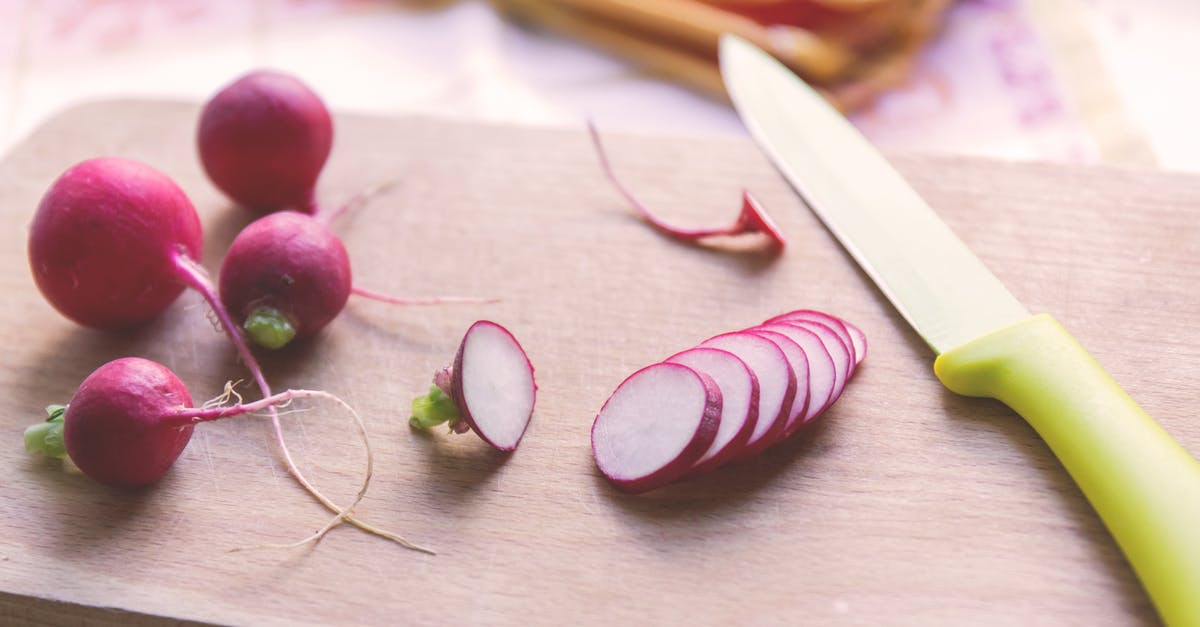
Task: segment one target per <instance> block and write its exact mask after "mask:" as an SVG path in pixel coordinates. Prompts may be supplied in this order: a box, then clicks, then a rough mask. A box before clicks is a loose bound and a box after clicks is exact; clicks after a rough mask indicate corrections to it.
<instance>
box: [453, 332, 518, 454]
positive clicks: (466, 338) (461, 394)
mask: <svg viewBox="0 0 1200 627" xmlns="http://www.w3.org/2000/svg"><path fill="white" fill-rule="evenodd" d="M452 372H453V378H452V379H451V390H452V393H453V397H454V402H455V404H457V405H458V407H459V410H460V411H461V412H462V417H463V419H464V420H466V421H467V424H468V425H470V426H471V429H472V430H474V431H475V433H477V434H479V437H481V438H483V439H484V441H486V442H487V443H488V444H491V445H492V446H494V447H496V448H498V449H500V450H502V451H511V450H513V449H515V448H517V444H518V443H519V442H520V441H521V436H523V435H524V434H525V429H526V427H528V426H529V418H530V417H531V416H532V415H533V403H534V398H535V396H536V395H537V385H536V384H535V383H534V380H533V365H532V364H530V363H529V358H527V357H526V356H525V351H524V350H523V349H522V348H521V345H520V344H519V343H517V340H516V338H514V337H513V336H512V334H511V333H509V332H508V330H507V329H505V328H504V327H502V326H500V325H498V324H496V323H495V322H491V321H488V320H480V321H479V322H476V323H475V324H473V325H471V327H470V328H469V329H467V332H466V334H465V335H463V339H462V343H461V344H459V346H458V354H457V355H455V357H454V367H453V369H452Z"/></svg>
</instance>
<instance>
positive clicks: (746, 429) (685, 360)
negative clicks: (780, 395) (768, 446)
mask: <svg viewBox="0 0 1200 627" xmlns="http://www.w3.org/2000/svg"><path fill="white" fill-rule="evenodd" d="M665 361H666V362H667V363H676V364H683V365H685V366H687V367H689V368H691V369H693V370H695V371H696V372H703V373H704V374H706V375H708V376H710V377H712V380H713V382H715V383H716V384H717V388H719V389H720V391H721V417H720V423H719V427H718V429H717V436H716V437H715V438H714V439H713V443H712V445H710V446H709V447H708V450H707V451H705V453H704V455H703V456H701V457H700V459H698V460H696V464H695V465H694V466H693V467H692V469H691V470H690V471H689V472H688V474H689V475H697V474H702V473H705V472H708V471H710V470H712V469H714V468H717V467H718V466H721V465H722V464H724V463H726V462H728V461H730V460H732V459H733V458H734V456H735V454H736V453H737V452H739V451H741V450H742V449H743V448H745V446H746V442H747V441H749V440H750V435H751V434H752V433H754V425H755V423H756V422H758V377H755V376H754V373H753V372H751V371H750V368H748V367H747V366H746V362H744V361H742V360H741V359H739V358H738V357H737V355H734V354H733V353H730V352H729V351H724V350H721V349H718V348H691V349H688V350H685V351H683V352H681V353H676V354H675V355H673V356H671V357H669V358H667V359H666V360H665Z"/></svg>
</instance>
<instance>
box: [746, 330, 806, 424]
mask: <svg viewBox="0 0 1200 627" xmlns="http://www.w3.org/2000/svg"><path fill="white" fill-rule="evenodd" d="M746 332H748V333H753V334H754V335H758V336H760V337H764V338H766V339H768V340H771V341H772V342H774V343H775V345H776V346H778V347H779V350H782V351H783V356H784V357H785V358H787V360H788V365H789V366H791V368H792V374H794V375H796V394H795V395H794V396H793V397H792V404H791V406H790V407H789V408H788V410H787V423H786V424H785V425H784V427H783V433H782V434H780V436H779V437H780V439H783V438H785V437H787V436H788V434H789V433H791V432H793V431H795V430H796V427H797V426H799V425H800V423H801V422H803V421H804V418H805V415H806V413H805V412H806V411H807V410H808V405H809V402H810V400H809V393H808V392H809V383H808V379H809V374H808V369H809V368H808V355H807V354H805V351H804V348H803V347H802V346H800V345H799V344H797V343H796V342H794V341H792V339H791V338H790V337H788V336H787V335H784V334H782V333H778V332H776V331H772V330H770V329H763V328H754V329H747V331H746Z"/></svg>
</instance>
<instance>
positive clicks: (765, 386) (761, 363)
mask: <svg viewBox="0 0 1200 627" xmlns="http://www.w3.org/2000/svg"><path fill="white" fill-rule="evenodd" d="M700 346H701V347H707V348H720V349H723V350H726V351H729V352H731V353H733V354H734V355H737V356H738V357H739V358H740V359H741V360H742V361H743V362H745V364H746V366H747V367H749V368H750V371H751V372H753V373H754V376H755V377H757V378H758V421H757V422H756V423H755V425H754V433H753V434H751V436H750V439H749V441H747V442H746V445H745V446H744V447H743V448H742V450H741V451H738V452H735V453H734V459H735V460H742V459H747V458H749V457H753V456H754V455H757V454H758V453H760V452H762V451H763V450H765V449H766V448H767V447H769V446H771V445H772V444H774V443H775V442H777V441H779V439H780V438H781V437H782V436H783V433H784V429H785V428H786V427H787V422H788V412H789V411H790V410H791V407H792V399H794V398H795V395H796V374H795V373H794V372H793V371H792V367H791V364H790V363H789V362H788V360H787V356H786V355H784V354H783V350H782V349H780V348H779V347H778V346H776V345H775V343H774V342H772V341H771V340H768V339H766V338H764V337H760V336H757V335H754V334H753V333H747V332H742V331H735V332H732V333H724V334H721V335H718V336H716V337H713V338H709V339H707V340H705V341H703V342H701V343H700Z"/></svg>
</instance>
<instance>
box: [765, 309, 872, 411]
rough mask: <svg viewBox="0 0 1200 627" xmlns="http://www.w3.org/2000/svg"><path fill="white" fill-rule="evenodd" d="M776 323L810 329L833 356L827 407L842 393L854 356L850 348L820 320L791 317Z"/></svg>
mask: <svg viewBox="0 0 1200 627" xmlns="http://www.w3.org/2000/svg"><path fill="white" fill-rule="evenodd" d="M778 324H782V325H792V326H795V327H800V328H802V329H808V330H809V331H812V332H813V333H815V334H816V335H817V337H818V338H820V339H821V344H822V345H823V346H825V350H827V351H829V356H830V357H832V358H833V393H832V394H830V395H829V402H828V403H826V405H825V407H826V408H828V407H829V405H832V404H833V403H834V402H835V401H837V399H838V397H840V396H841V395H842V390H843V389H845V387H846V381H847V380H848V379H849V375H850V371H851V369H852V368H853V367H854V366H853V364H854V356H853V355H851V354H850V349H849V348H848V347H847V346H846V345H845V344H843V343H842V339H841V338H840V337H838V334H837V333H835V332H834V331H833V329H831V328H829V327H828V326H826V325H825V324H822V323H820V322H815V321H813V320H798V319H791V320H787V321H785V322H780V323H778Z"/></svg>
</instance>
